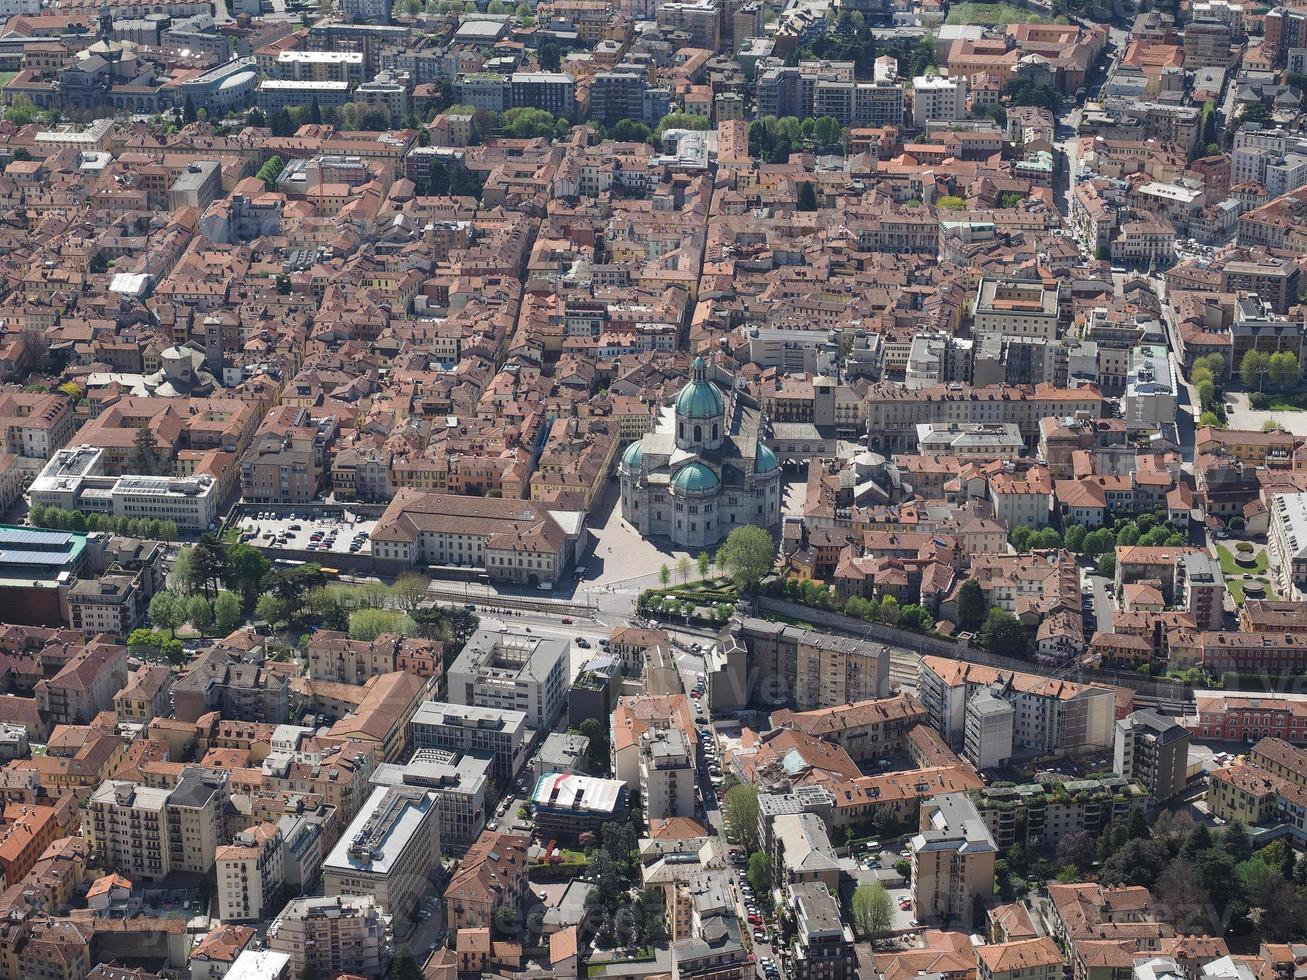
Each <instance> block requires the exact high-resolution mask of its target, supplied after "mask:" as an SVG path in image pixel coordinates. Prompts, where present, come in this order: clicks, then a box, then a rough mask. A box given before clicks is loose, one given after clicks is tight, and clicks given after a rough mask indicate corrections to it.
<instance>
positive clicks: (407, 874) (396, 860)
mask: <svg viewBox="0 0 1307 980" xmlns="http://www.w3.org/2000/svg"><path fill="white" fill-rule="evenodd" d="M438 809H439V807H438V800H437V798H436V794H435V793H433V792H431V791H430V790H422V789H417V788H408V787H397V786H378V787H377V788H376V789H375V790H373V791H372V795H371V796H369V797H368V799H367V802H365V803H364V804H363V806H362V807H360V808H359V812H358V814H357V815H356V816H355V817H354V820H353V821H352V822H351V823H350V825H349V827H347V828H346V829H345V832H344V833H343V834H342V835H341V838H340V840H339V841H337V842H336V846H335V847H333V848H332V849H331V853H330V854H328V855H327V859H326V861H324V862H323V863H322V886H323V890H324V891H325V892H326V893H327V895H328V896H329V897H336V896H341V895H368V896H372V897H374V898H376V900H377V902H378V903H379V904H380V905H381V907H382V908H383V909H385V910H386V912H387V913H389V914H390V915H409V914H411V913H413V912H416V911H417V903H418V900H419V899H420V898H421V897H422V894H423V892H424V891H425V890H426V885H427V876H428V875H430V874H431V873H432V872H433V869H439V867H440V822H439V820H438V819H437V816H436V814H437V811H438Z"/></svg>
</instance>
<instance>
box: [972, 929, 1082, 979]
mask: <svg viewBox="0 0 1307 980" xmlns="http://www.w3.org/2000/svg"><path fill="white" fill-rule="evenodd" d="M1065 966H1066V964H1065V963H1064V962H1063V960H1062V950H1060V949H1059V948H1058V945H1057V943H1055V942H1054V941H1053V940H1052V939H1050V938H1049V937H1048V936H1040V937H1038V938H1036V939H1018V940H1014V941H1012V942H1006V943H994V944H992V945H987V946H977V947H976V976H977V978H978V980H1060V978H1061V977H1062V974H1063V971H1064V969H1065Z"/></svg>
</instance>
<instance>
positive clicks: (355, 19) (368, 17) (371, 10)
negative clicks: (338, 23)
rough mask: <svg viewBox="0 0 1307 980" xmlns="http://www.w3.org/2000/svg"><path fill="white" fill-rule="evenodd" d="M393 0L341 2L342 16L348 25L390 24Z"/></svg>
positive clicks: (351, 0)
mask: <svg viewBox="0 0 1307 980" xmlns="http://www.w3.org/2000/svg"><path fill="white" fill-rule="evenodd" d="M390 14H391V0H341V3H340V16H341V18H342V19H343V20H344V21H345V23H346V24H367V25H376V24H389V23H390Z"/></svg>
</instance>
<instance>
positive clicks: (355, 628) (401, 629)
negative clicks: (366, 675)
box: [349, 609, 418, 643]
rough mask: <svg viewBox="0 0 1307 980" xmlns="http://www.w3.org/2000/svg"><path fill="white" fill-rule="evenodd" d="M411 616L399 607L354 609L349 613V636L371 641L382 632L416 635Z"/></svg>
mask: <svg viewBox="0 0 1307 980" xmlns="http://www.w3.org/2000/svg"><path fill="white" fill-rule="evenodd" d="M417 631H418V625H417V623H416V622H414V620H413V617H412V616H410V615H408V613H405V612H402V611H400V610H399V609H356V610H354V611H353V612H352V613H350V614H349V638H350V639H351V640H365V641H367V642H369V643H370V642H372V641H373V640H375V639H376V638H377V637H378V636H380V635H381V634H382V633H398V634H399V635H400V636H416V635H417Z"/></svg>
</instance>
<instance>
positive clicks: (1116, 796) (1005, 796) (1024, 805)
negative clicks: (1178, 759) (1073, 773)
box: [972, 776, 1149, 851]
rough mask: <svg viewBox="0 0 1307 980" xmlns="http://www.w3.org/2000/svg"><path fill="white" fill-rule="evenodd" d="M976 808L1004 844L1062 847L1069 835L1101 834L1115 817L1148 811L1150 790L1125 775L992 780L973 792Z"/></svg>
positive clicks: (1004, 846) (1001, 845)
mask: <svg viewBox="0 0 1307 980" xmlns="http://www.w3.org/2000/svg"><path fill="white" fill-rule="evenodd" d="M972 801H973V802H974V803H975V806H976V810H977V812H978V813H979V814H980V817H981V819H982V820H984V821H985V826H986V827H988V828H989V832H990V834H991V836H993V838H994V843H995V844H997V845H998V848H999V850H1001V851H1006V850H1007V849H1008V848H1009V847H1011V846H1012V845H1013V844H1018V845H1020V846H1022V847H1026V846H1029V847H1036V848H1038V847H1056V846H1057V843H1058V842H1059V841H1060V840H1062V839H1063V838H1064V837H1069V836H1070V835H1072V834H1079V833H1089V834H1093V835H1095V836H1097V835H1098V834H1100V833H1101V832H1102V831H1103V830H1104V829H1105V828H1106V827H1108V826H1109V825H1110V824H1111V823H1112V822H1113V821H1114V820H1127V819H1129V817H1130V814H1131V813H1133V812H1136V811H1138V812H1139V813H1146V812H1147V809H1148V805H1149V798H1148V792H1147V791H1146V790H1145V789H1144V788H1143V787H1142V786H1141V785H1140V784H1139V783H1136V782H1132V781H1130V780H1128V779H1126V778H1124V777H1121V776H1112V777H1108V778H1105V779H1077V780H1071V781H1069V782H1050V783H1026V784H1021V785H1017V786H993V785H991V786H986V787H985V788H984V789H982V790H980V791H979V792H978V793H975V794H973V795H972Z"/></svg>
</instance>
